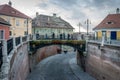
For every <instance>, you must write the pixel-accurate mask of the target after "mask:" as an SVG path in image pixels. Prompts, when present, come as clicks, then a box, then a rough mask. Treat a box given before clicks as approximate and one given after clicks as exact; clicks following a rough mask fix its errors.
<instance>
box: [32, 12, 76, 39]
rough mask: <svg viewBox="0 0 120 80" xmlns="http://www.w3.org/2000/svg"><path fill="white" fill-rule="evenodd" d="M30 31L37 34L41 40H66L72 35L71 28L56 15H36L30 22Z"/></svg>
mask: <svg viewBox="0 0 120 80" xmlns="http://www.w3.org/2000/svg"><path fill="white" fill-rule="evenodd" d="M32 22H33V23H32V30H33V33H34V34H39V35H41V36H42V37H43V38H52V37H53V36H54V37H55V38H60V36H61V37H62V38H67V37H68V36H71V34H73V29H74V28H73V27H72V26H71V25H70V24H69V23H68V22H66V21H64V20H63V19H61V18H60V17H57V16H56V14H53V16H47V15H38V13H36V17H35V18H34V19H33V21H32Z"/></svg>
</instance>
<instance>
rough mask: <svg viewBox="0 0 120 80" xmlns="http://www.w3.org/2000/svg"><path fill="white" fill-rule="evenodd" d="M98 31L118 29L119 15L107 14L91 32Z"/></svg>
mask: <svg viewBox="0 0 120 80" xmlns="http://www.w3.org/2000/svg"><path fill="white" fill-rule="evenodd" d="M99 29H120V14H109V15H108V16H107V17H106V18H105V19H104V20H103V21H102V22H101V23H100V24H98V25H97V26H96V27H95V28H94V29H93V30H99Z"/></svg>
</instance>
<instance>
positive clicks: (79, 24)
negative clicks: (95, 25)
mask: <svg viewBox="0 0 120 80" xmlns="http://www.w3.org/2000/svg"><path fill="white" fill-rule="evenodd" d="M80 26H82V24H81V23H80V22H79V23H78V27H79V34H80Z"/></svg>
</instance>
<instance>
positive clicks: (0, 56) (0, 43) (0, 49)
mask: <svg viewBox="0 0 120 80" xmlns="http://www.w3.org/2000/svg"><path fill="white" fill-rule="evenodd" d="M2 57H3V55H2V42H0V68H1V66H2V63H3V60H2Z"/></svg>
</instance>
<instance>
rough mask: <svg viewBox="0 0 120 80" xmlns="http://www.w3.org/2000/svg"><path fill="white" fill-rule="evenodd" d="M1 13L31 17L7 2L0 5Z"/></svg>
mask: <svg viewBox="0 0 120 80" xmlns="http://www.w3.org/2000/svg"><path fill="white" fill-rule="evenodd" d="M0 14H1V15H7V16H12V17H19V18H25V19H27V18H30V17H29V16H27V15H25V14H23V13H22V12H20V11H18V10H16V9H15V8H13V7H11V6H9V5H7V4H4V5H0Z"/></svg>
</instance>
